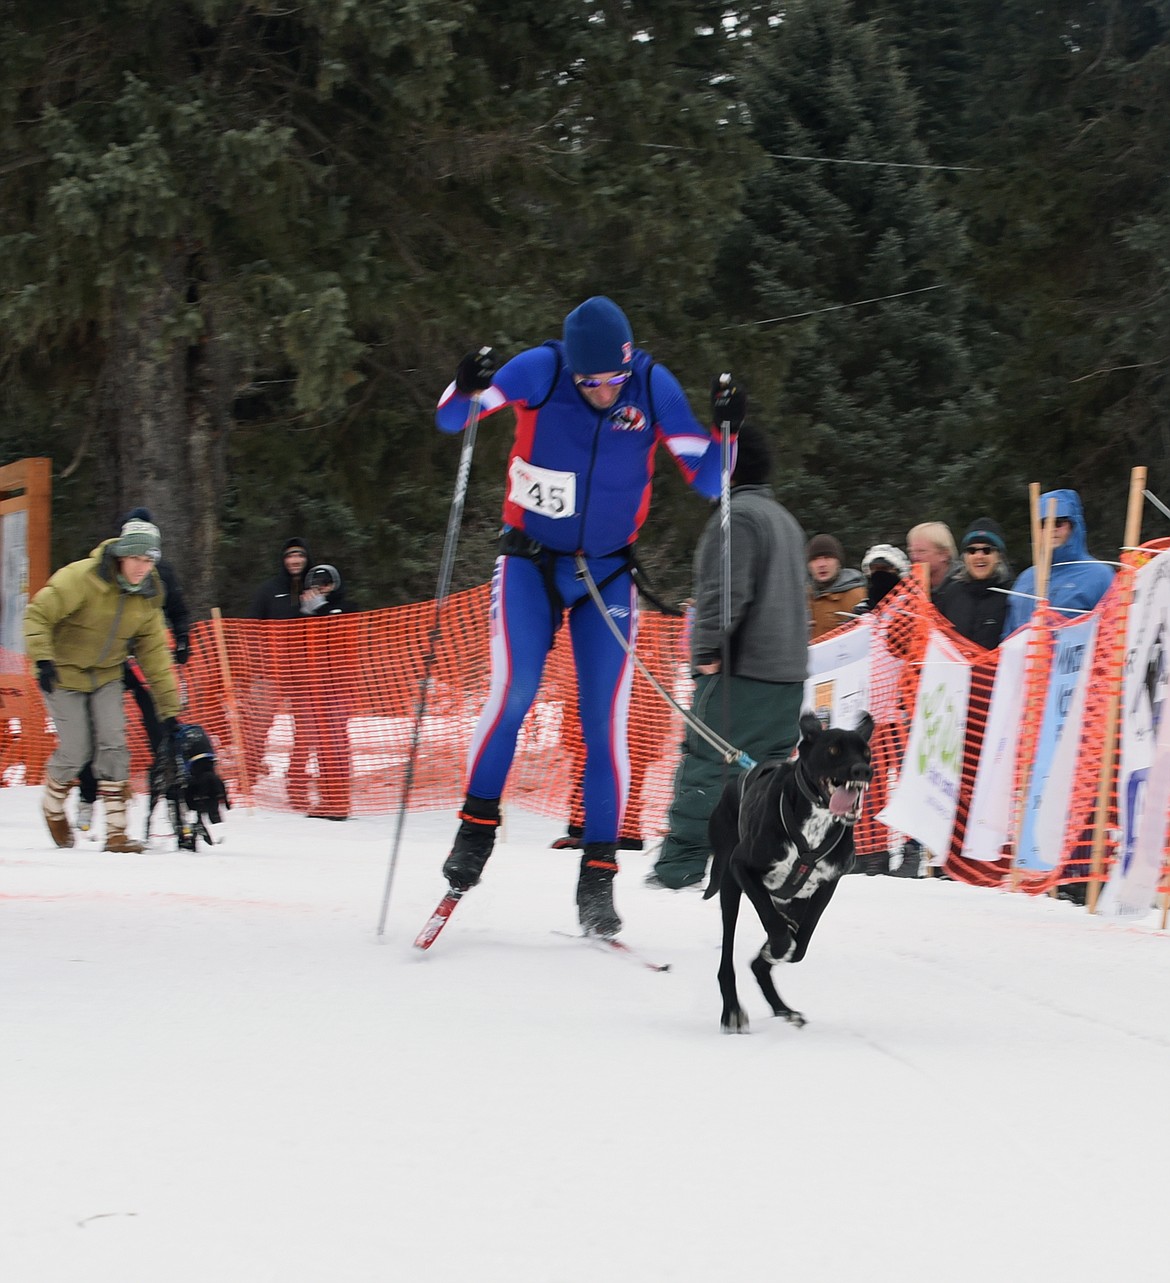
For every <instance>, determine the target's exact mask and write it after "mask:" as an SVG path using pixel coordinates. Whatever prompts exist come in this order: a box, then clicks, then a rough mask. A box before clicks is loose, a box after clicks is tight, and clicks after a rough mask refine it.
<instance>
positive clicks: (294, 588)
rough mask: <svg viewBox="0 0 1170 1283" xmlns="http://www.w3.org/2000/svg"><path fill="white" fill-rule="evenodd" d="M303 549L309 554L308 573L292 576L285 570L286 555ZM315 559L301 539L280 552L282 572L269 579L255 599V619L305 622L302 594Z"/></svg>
mask: <svg viewBox="0 0 1170 1283" xmlns="http://www.w3.org/2000/svg"><path fill="white" fill-rule="evenodd" d="M293 548H299V549H300V550H301V551H302V552H303V553H304V554H305V572H304V574H301V575H290V574H289V573H288V571H287V570H285V568H284V555H285V553H286V552H288V551H289V550H290V549H293ZM312 565H313V559H312V557H310V555H309V549H308V546H307V545H306V544H305V543H304V541H303V540H301V539H286V540H285V543H284V547H283V548H281V550H280V569H279V570H278V571H277V572H276V574H275V575H273V576H272V578H271V579H266V580H265V581H264V582H263V583H262V584H261V585H260V587H259V588H258V589H257V590H256V595H255V596H254V597H253V598H252V610H251V618H252V619H303V618H304V616H303V615H302V614H301V593H302V592H304V589H305V574H308V572H309V570H310V569H311V568H312Z"/></svg>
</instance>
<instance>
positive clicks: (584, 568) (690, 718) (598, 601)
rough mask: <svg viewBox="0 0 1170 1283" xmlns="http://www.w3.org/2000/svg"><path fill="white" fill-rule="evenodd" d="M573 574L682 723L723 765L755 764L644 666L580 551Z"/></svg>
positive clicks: (635, 662) (623, 647) (619, 642)
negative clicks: (606, 601) (608, 606)
mask: <svg viewBox="0 0 1170 1283" xmlns="http://www.w3.org/2000/svg"><path fill="white" fill-rule="evenodd" d="M577 574H578V575H580V577H581V582H582V583H584V585H585V588H586V590H587V591H588V593H589V596H590V597H591V598H592V600H593V604H594V605H595V606H596V607H597V609H598V610H599V611H600V612H601V617H602V618H603V619H604V620H605V622H606V624H607V625H608V626H609V631H610V632H611V633H613V635H614V637H615V639H616V640H617V644H618V645H619V646H620V647H621V648H622V650H624V651H625V652H626V654H627V655H629V657H630V659H631V660H633V662H634V667H635V668H636V669H637V670H638V671H639V672H640V673H641V674H642V676H643V677H644V678H645V679H646V680H647V681H648V682H649V683H650V685H651V687H653V689H654V690H656V691H657V692H658V694H659V695H661V696H662V698H663V699H664V700H665V701H666V703H667V704H669V705H670V707H671V708H673V709H674V711H675V712H676V713H678V715H679V716H680V717H681V718H682V719H683V721H684V722H686V724H687V725H688V726H689V727H690V728H691V729H692V730H693V731H694V732H695V734H696V735H698V737H699V738H700V739H703V740H706V741H707V743H708V744H710V745H711V747H712V748H713V749H714V750H715V751H716V753H718V754H719V755H720V757H722V758H723V760H724V762H725V763H726V764H727V765H729V766H730V765H735V766H738V767H740V768H741V769H742V770H745V771H750V770H751V768H752V767H753V766H755V764H756V763H755V760H754V759H753V758H751V757H749V756H748V755H747V754H746V753H745V752H744V751H743V750H742V749H739V748H736V747H735V745H734V744H729V743H728V742H727V740H725V739H722V738H721V737H720V736H719V735H717V734H716V733H715V732H714V731H713V730H712V729H711V727H709V726H708V725H707V724H706V722H703V721H701V720H700V719H699V718H697V717H696V716H695V715H694V714H693V713H692V712H690V711H689V710H687V709H685V708H683V706H682V705H681V704H680V703H679V702H678V700H677V699H675V697H674V696H673V695H672V694H671V693H670V692H669V691H668V690H667V689H666V687H665V686H663V684H662V683H661V682H660V681H659V680H658V678H657V677H655V676H654V674H653V673H652V672H651V671H650V670H649V669H648V668H647V667H646V665H645V663H643V661H642V657H641V656H640V655H639V654H638V652H637V651H636V650H635V649H634V648H633V647H632V646H631V645H630V643H629V642H628V641H626V639H625V638H624V637H623V636H622V633H621V629H620V628H618V626H617V624H615V623H614V622H613V617H612V616H611V615H610V613H609V611H608V610H607V609H606V606H605V599H604V598H603V597H602V595H601V592H600V590H599V589H598V587H597V584H596V582H595V581H594V579H593V575H592V573H591V572H590V570H589V563H588V562H587V561H586V560H585V558H584V556H583V555H582V554H580V553H578V554H577Z"/></svg>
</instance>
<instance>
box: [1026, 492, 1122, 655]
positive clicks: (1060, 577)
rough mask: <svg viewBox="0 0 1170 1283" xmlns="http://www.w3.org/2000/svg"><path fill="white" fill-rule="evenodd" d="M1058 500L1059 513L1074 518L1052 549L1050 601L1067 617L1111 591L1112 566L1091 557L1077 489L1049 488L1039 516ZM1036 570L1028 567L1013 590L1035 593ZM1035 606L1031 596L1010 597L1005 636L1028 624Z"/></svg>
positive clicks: (1091, 608) (1071, 616) (1049, 602)
mask: <svg viewBox="0 0 1170 1283" xmlns="http://www.w3.org/2000/svg"><path fill="white" fill-rule="evenodd" d="M1050 499H1055V500H1056V515H1057V516H1058V517H1071V518H1072V523H1073V524H1072V531H1071V532H1070V534H1069V537H1068V538H1067V539H1066V540H1065V541H1064V543H1063V544H1062V545H1061V546H1060V547H1059V548H1054V549H1053V550H1052V570H1051V573H1050V574H1049V577H1048V604H1049V605H1050V606H1053V607H1056V608H1058V609H1059V610H1060V611H1061V613H1062V614H1063V615H1064V618H1065V619H1074V618H1075V617H1076V616H1077V615H1078V614H1085V613H1086V612H1087V611H1090V610H1093V609H1094V608H1095V607H1096V605H1097V603H1098V602H1099V601H1100V600H1101V598H1102V597H1104V596H1105V594H1106V593H1107V592H1108V591H1109V585H1110V584H1111V583H1112V582H1113V567H1112V566H1107V565H1106V564H1105V563H1104V562H1103V561H1098V560H1097V558H1096V557H1090V556H1089V548H1088V543H1087V541H1086V536H1085V513H1084V510H1083V509H1082V507H1081V497H1080V495H1078V494H1077V492H1076V491H1075V490H1049V491H1048V492H1047V493H1046V494H1042V495H1041V496H1040V516H1041V518H1044V517H1046V516H1047V515H1048V501H1049V500H1050ZM1035 582H1036V571H1035V567H1034V566H1029V567H1028V569H1027V570H1025V571H1024V573H1023V574H1022V575H1020V577H1019V578H1018V579H1017V580H1016V582H1015V584H1014V585H1013V587H1012V591H1013V592H1018V593H1032V594H1035V592H1036V588H1035ZM1035 608H1036V603H1035V601H1033V600H1031V599H1030V598H1029V597H1009V598H1008V608H1007V616H1006V617H1005V619H1004V625H1003V635H1004V637H1007V636H1008V635H1009V634H1010V633H1014V632H1015V631H1016V629H1017V628H1019V627H1020V626H1021V625H1022V624H1026V623H1027V622H1028V620H1029V619H1031V617H1032V612H1033V610H1034V609H1035Z"/></svg>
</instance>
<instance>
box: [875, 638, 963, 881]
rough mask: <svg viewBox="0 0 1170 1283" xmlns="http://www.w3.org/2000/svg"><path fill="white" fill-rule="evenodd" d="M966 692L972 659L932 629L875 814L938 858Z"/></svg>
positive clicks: (955, 791) (954, 781)
mask: <svg viewBox="0 0 1170 1283" xmlns="http://www.w3.org/2000/svg"><path fill="white" fill-rule="evenodd" d="M970 693H971V665H970V664H969V663H967V661H966V660H965V659H963V657H962V656H961V655H960V654H959V653H958V652H957V651H956V650H954V649H953V648H952V647H951V646H950V645H949V644H948V643H947V642H946V641H945V639H944V638H943V636H942V634H941V633H937V632H933V633H931V635H930V641H929V643H928V645H927V647H926V655H925V657H924V659H923V661H922V671H921V677H920V679H919V685H918V702H917V704H916V705H915V708H914V720H913V722H912V723H911V724H910V742H909V743H908V744H907V746H906V755H905V757H904V758H903V760H902V774H901V777H900V778H899V780H898V786H897V788H896V789H895V791H894V795H893V797H892V798H891V799H890V801H889V804H888V805H887V806H886V807H885V808H884V809H883V810H882V811H881V812H880V813H879V814H878V816H877V818H878V820H879V821H880V822H881V823H882V824H884V825H886V826H887V827H888V828H892V829H897V830H899V831H900V832H902V833H907V834H909V835H910V837H912V838H917V839H918V841H919V842H921V843H922V845H923V846H924V847H926V848H927V850H929V851H931V852H932V853H933V854H934V855H935V857H936V858H937V859H938V860H939V861H941V860H942V859H945V857H946V853H947V851H948V849H949V848H950V845H951V831H952V830H953V828H954V827H955V811H956V809H957V807H958V801H959V786H960V783H961V779H962V767H963V740H964V737H965V735H966V733H967V705H968V700H969V698H970Z"/></svg>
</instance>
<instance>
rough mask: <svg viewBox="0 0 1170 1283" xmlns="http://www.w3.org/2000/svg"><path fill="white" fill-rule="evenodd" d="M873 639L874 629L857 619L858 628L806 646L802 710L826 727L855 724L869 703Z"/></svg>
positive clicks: (845, 727)
mask: <svg viewBox="0 0 1170 1283" xmlns="http://www.w3.org/2000/svg"><path fill="white" fill-rule="evenodd" d="M872 640H873V629H872V628H870V627H867V626H864V625H863V624H861V623H860V621H859V625H858V627H855V628H851V629H849V630H848V631H846V632H842V633H840V634H838V635H837V636H835V637H834V638H833V639H832V640H831V641H825V642H815V643H814V644H813V645H811V646H810V647H809V648H808V651H809V662H808V670H809V676H808V678H807V680H806V681H805V684H804V699H803V704H802V707H801V712H808V713H815V714H816V715H817V717H818V718H820V720H821V723H822V725H825V726H840V727H843V728H844V729H846V730H851V729H852V728H853V727H855V726H856V725H857V719H858V718H859V717H860V716H861V714H862V713H863V712H866V711H868V710H869V706H870V705H869V701H870V667H871V656H870V646H871V642H872Z"/></svg>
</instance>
